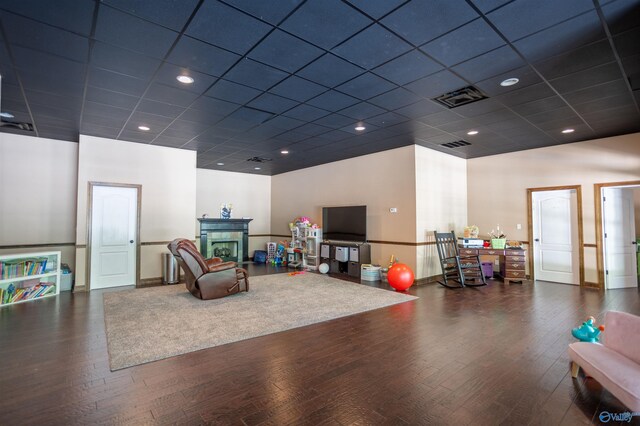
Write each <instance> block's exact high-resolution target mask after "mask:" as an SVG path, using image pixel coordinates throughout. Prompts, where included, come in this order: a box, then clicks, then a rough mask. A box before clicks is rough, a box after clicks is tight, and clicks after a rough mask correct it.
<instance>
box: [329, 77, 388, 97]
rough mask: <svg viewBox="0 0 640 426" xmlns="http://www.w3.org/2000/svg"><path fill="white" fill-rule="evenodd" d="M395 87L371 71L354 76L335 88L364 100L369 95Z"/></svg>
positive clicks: (372, 95)
mask: <svg viewBox="0 0 640 426" xmlns="http://www.w3.org/2000/svg"><path fill="white" fill-rule="evenodd" d="M394 87H396V86H395V85H394V84H391V83H389V82H388V81H385V80H383V79H382V78H380V77H378V76H377V75H375V74H372V73H365V74H362V75H361V76H359V77H356V78H354V79H353V80H350V81H348V82H346V83H344V84H341V85H340V86H338V87H336V89H337V90H339V91H341V92H344V93H347V94H349V95H351V96H354V97H357V98H359V99H362V100H365V99H369V98H371V97H374V96H377V95H379V94H380V93H383V92H386V91H388V90H391V89H393V88H394Z"/></svg>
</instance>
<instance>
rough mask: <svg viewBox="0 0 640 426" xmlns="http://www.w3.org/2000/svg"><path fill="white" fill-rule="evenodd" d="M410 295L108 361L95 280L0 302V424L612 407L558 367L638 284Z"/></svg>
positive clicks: (506, 414) (489, 414) (519, 418)
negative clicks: (151, 355) (158, 356)
mask: <svg viewBox="0 0 640 426" xmlns="http://www.w3.org/2000/svg"><path fill="white" fill-rule="evenodd" d="M251 272H252V275H254V276H255V275H258V274H260V273H267V272H274V271H272V270H270V269H266V268H265V267H251ZM373 285H375V284H373ZM410 292H411V293H412V294H414V295H416V296H418V297H419V299H418V300H416V301H413V302H408V303H403V304H400V305H395V306H392V307H388V308H383V309H378V310H375V311H371V312H366V313H363V314H358V315H354V316H351V317H346V318H341V319H337V320H333V321H328V322H324V323H320V324H315V325H312V326H308V327H303V328H299V329H295V330H290V331H286V332H282V333H277V334H273V335H269V336H264V337H260V338H255V339H251V340H246V341H243V342H238V343H233V344H229V345H225V346H220V347H217V348H212V349H207V350H203V351H198V352H194V353H190V354H186V355H182V356H177V357H174V358H170V359H166V360H162V361H157V362H152V363H149V364H146V365H141V366H137V367H132V368H128V369H124V370H120V371H116V372H111V371H109V366H108V354H107V346H106V337H105V331H104V317H103V302H102V292H101V291H95V292H91V293H90V294H86V293H79V294H70V293H63V294H62V295H60V296H59V297H58V298H52V299H45V300H41V301H37V302H33V303H25V304H21V305H17V306H11V307H5V308H2V309H0V344H1V346H0V395H2V397H1V398H0V424H2V425H25V424H38V425H41V424H54V425H58V424H60V425H62V424H64V425H67V424H225V425H226V424H229V425H235V424H237V425H258V424H260V425H285V424H295V425H306V424H310V425H318V424H322V425H361V424H373V425H378V424H381V425H405V424H411V425H414V424H416V425H421V424H436V425H442V424H452V425H466V424H470V425H485V424H486V425H497V424H504V425H526V424H541V425H542V424H544V425H554V424H562V425H572V424H590V423H592V422H595V423H597V422H598V415H599V413H600V412H601V411H603V410H607V411H609V412H623V411H627V409H626V408H625V407H624V406H622V405H621V403H620V402H619V401H618V400H617V399H616V398H615V397H613V396H612V395H611V394H609V393H608V392H607V391H606V390H604V389H603V388H602V387H601V386H600V385H599V384H598V383H596V382H595V381H594V380H593V379H586V378H585V377H583V376H580V378H579V379H578V380H572V379H571V376H570V374H569V361H568V356H567V344H568V343H570V342H571V341H573V338H572V337H571V335H570V329H571V328H572V327H574V326H576V325H577V324H579V323H581V322H582V321H584V319H585V317H587V316H588V315H593V316H595V317H596V318H597V319H598V320H599V321H600V320H602V318H603V313H604V312H605V311H607V310H612V309H615V310H621V311H626V312H631V313H634V314H636V315H640V296H639V293H638V290H637V289H625V290H612V291H609V292H607V293H600V292H598V291H594V290H588V289H583V290H581V289H579V288H576V287H573V286H567V285H559V284H552V283H545V282H538V283H535V284H532V283H527V284H524V285H518V284H512V285H511V286H505V285H504V284H502V283H500V282H497V281H496V282H493V281H492V282H491V284H490V285H489V286H487V287H482V288H475V289H471V288H468V289H464V290H449V289H445V288H443V287H441V286H439V285H435V284H429V285H424V286H420V287H417V288H412V289H411V291H410ZM283 303H286V301H283ZM140 308H141V309H144V306H141V307H140ZM166 326H167V327H180V326H181V325H180V324H166ZM202 328H203V332H206V328H207V325H206V324H202ZM634 421H636V422H639V421H640V418H638V417H636V418H634Z"/></svg>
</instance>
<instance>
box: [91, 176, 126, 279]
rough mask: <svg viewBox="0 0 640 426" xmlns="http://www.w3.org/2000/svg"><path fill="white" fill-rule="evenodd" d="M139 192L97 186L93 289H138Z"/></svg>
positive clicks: (94, 208)
mask: <svg viewBox="0 0 640 426" xmlns="http://www.w3.org/2000/svg"><path fill="white" fill-rule="evenodd" d="M137 198H138V192H137V189H136V188H126V187H116V186H94V187H93V197H92V201H91V202H92V215H91V284H90V285H91V289H92V290H94V289H98V288H106V287H118V286H123V285H135V283H136V244H137V241H136V230H137V226H138V225H137V217H138V214H137V204H138V200H137Z"/></svg>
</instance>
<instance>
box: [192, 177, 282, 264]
mask: <svg viewBox="0 0 640 426" xmlns="http://www.w3.org/2000/svg"><path fill="white" fill-rule="evenodd" d="M224 203H227V204H232V205H233V210H232V217H233V218H242V217H250V218H253V220H252V221H251V222H249V257H252V256H253V251H254V250H265V248H266V243H267V242H268V241H270V240H271V238H270V237H269V234H270V233H271V176H262V175H252V174H247V173H233V172H224V171H218V170H206V169H197V170H196V215H197V217H202V215H203V214H205V213H206V214H208V215H209V217H212V218H215V217H220V205H221V204H224ZM194 223H195V234H193V235H195V236H196V237H198V236H199V234H200V223H199V222H198V221H197V220H195V219H194ZM198 247H200V245H199V244H198Z"/></svg>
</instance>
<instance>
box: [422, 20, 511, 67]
mask: <svg viewBox="0 0 640 426" xmlns="http://www.w3.org/2000/svg"><path fill="white" fill-rule="evenodd" d="M504 44H505V43H504V40H502V38H501V37H500V36H498V35H497V34H496V33H495V32H494V31H493V29H492V28H491V27H490V26H489V25H488V24H487V23H486V22H485V21H484V20H483V19H480V18H478V19H476V20H475V21H472V22H470V23H468V24H466V25H463V26H462V27H460V28H458V29H456V30H454V31H451V32H449V33H447V34H445V35H443V36H442V37H439V38H437V39H435V40H433V41H431V42H429V43H427V44H425V45H422V46H420V50H423V51H424V52H426V53H428V54H429V55H431V56H432V57H433V58H435V59H437V60H438V61H440V62H442V63H443V64H445V65H447V66H452V65H455V64H458V63H460V62H464V61H466V60H468V59H471V58H473V57H475V56H478V55H481V54H483V53H485V52H488V51H490V50H493V49H495V48H497V47H500V46H502V45H504Z"/></svg>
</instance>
